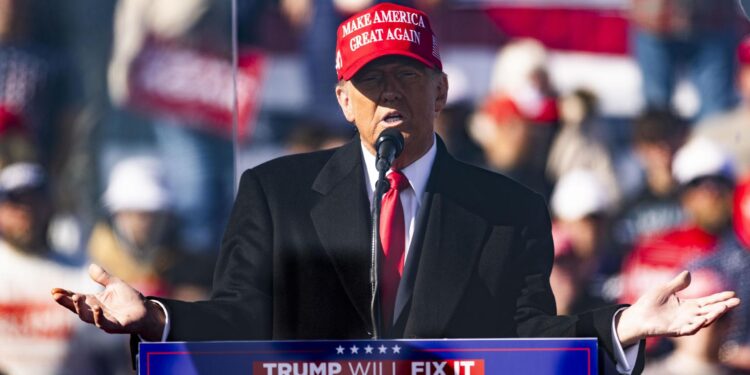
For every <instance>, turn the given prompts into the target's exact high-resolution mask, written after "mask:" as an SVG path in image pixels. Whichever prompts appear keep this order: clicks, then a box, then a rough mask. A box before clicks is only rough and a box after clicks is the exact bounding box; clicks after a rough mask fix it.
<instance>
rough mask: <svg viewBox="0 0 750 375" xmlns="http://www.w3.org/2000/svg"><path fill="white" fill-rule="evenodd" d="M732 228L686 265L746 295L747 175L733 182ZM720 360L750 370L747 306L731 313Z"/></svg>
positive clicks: (749, 263)
mask: <svg viewBox="0 0 750 375" xmlns="http://www.w3.org/2000/svg"><path fill="white" fill-rule="evenodd" d="M732 222H733V228H734V230H733V231H730V232H729V233H727V234H726V235H723V236H722V237H721V238H720V239H719V243H718V245H717V250H716V252H715V253H713V254H710V255H708V256H706V257H704V258H701V259H699V260H697V261H695V262H694V263H692V264H691V265H690V266H689V269H692V270H694V271H702V270H708V271H709V272H716V273H718V274H721V275H723V276H724V278H725V279H726V280H727V282H728V286H729V287H731V288H732V290H735V291H736V292H737V295H738V296H740V298H744V299H748V298H750V280H748V278H747V274H748V272H750V178H745V179H744V180H743V181H741V182H740V183H738V184H737V187H736V189H735V193H734V205H733V210H732ZM721 360H722V361H723V362H724V363H725V364H726V365H727V366H729V367H732V368H734V369H736V370H740V371H745V372H747V371H750V309H748V307H747V306H742V308H740V309H739V310H737V312H736V313H735V314H732V315H731V319H730V320H729V328H728V329H727V331H726V335H725V336H724V337H723V338H722V350H721Z"/></svg>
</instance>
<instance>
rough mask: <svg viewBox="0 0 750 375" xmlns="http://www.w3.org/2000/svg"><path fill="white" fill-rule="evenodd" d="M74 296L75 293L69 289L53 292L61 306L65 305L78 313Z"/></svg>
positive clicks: (54, 297)
mask: <svg viewBox="0 0 750 375" xmlns="http://www.w3.org/2000/svg"><path fill="white" fill-rule="evenodd" d="M53 292H54V290H53ZM72 296H73V293H72V292H69V291H67V290H66V291H64V292H57V293H53V294H52V298H53V299H54V300H55V302H57V303H58V304H59V305H60V306H62V307H65V308H66V309H68V310H70V311H71V312H73V313H75V314H78V311H76V307H75V304H74V303H73V299H72V298H71V297H72Z"/></svg>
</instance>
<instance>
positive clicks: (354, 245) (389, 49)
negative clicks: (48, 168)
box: [53, 4, 739, 373]
mask: <svg viewBox="0 0 750 375" xmlns="http://www.w3.org/2000/svg"><path fill="white" fill-rule="evenodd" d="M336 65H337V72H338V74H339V79H340V82H339V84H338V85H337V87H336V96H337V98H338V101H339V104H340V106H341V109H342V111H343V113H344V115H345V117H346V118H347V120H349V121H350V122H352V123H353V124H354V125H355V126H356V127H357V129H358V132H359V139H355V140H353V141H352V142H351V143H349V144H347V145H345V146H343V147H341V148H339V149H335V150H330V151H321V152H316V153H312V154H305V155H296V156H289V157H284V158H281V159H277V160H274V161H271V162H268V163H266V164H263V165H261V166H259V167H256V168H253V169H251V170H248V171H246V172H245V173H244V174H243V176H242V179H241V182H240V188H239V193H238V196H237V199H236V202H235V205H234V209H233V212H232V216H231V218H230V223H229V226H228V228H227V230H226V233H225V236H224V240H223V243H222V249H221V255H220V258H219V261H218V264H217V266H216V273H215V278H214V292H213V294H212V296H211V299H210V300H208V301H202V302H192V303H188V302H181V301H175V300H166V299H159V300H155V299H149V298H145V297H143V296H142V295H140V293H138V292H137V291H136V290H134V289H133V288H131V287H130V286H128V285H127V284H125V283H123V282H122V281H121V280H119V279H117V278H115V277H113V276H110V275H109V274H107V273H106V271H104V270H102V269H101V268H100V267H98V266H96V265H92V266H91V267H90V273H91V276H92V278H93V279H94V280H96V281H97V282H99V283H101V284H102V285H104V286H105V289H104V290H103V291H102V292H100V293H97V294H92V295H83V294H77V293H74V292H70V291H67V290H63V289H55V290H54V291H53V294H54V298H55V300H56V301H57V302H58V303H60V304H61V305H63V306H65V307H67V308H68V309H70V310H71V311H73V312H75V313H77V314H78V315H79V316H80V317H81V319H83V320H84V321H87V322H90V323H93V324H96V325H97V326H99V327H100V328H102V329H103V330H105V331H107V332H117V333H131V334H137V335H140V336H141V337H142V338H143V339H147V340H152V341H153V340H159V339H162V340H166V339H168V340H188V341H192V340H252V339H362V338H369V337H373V334H374V330H373V328H374V324H373V323H372V319H371V314H370V302H371V298H372V292H371V283H370V277H369V275H370V267H371V253H370V250H369V249H370V240H371V237H370V231H369V228H370V220H371V219H370V207H371V203H370V201H369V197H370V196H371V193H372V191H373V189H374V188H373V185H374V184H375V180H376V178H377V172H373V171H374V164H375V156H374V155H375V146H374V144H375V141H376V139H377V137H378V135H379V134H380V133H381V132H382V131H383V130H384V129H388V128H393V129H397V130H398V131H399V132H400V133H401V134H402V135H403V136H404V139H405V147H404V151H403V152H402V153H401V155H400V156H399V157H398V158H397V159H396V160H395V161H394V162H393V165H392V167H393V171H392V172H389V173H402V174H403V175H404V176H405V178H406V179H407V184H408V185H409V186H408V187H407V188H405V190H403V191H401V192H400V193H397V194H399V196H400V197H401V202H402V203H403V207H402V209H403V214H404V220H405V223H404V225H405V228H401V229H405V230H404V235H402V237H404V236H405V237H406V238H404V241H403V242H404V243H403V245H404V251H405V253H404V254H403V257H402V262H403V263H402V264H401V267H402V268H403V269H402V271H401V270H400V271H399V272H402V274H400V276H399V277H400V280H399V283H398V284H397V293H396V296H395V302H394V304H393V305H392V306H391V307H392V308H393V310H392V315H390V316H392V319H387V320H385V321H383V322H382V323H381V326H382V330H381V331H380V335H379V337H386V338H389V337H393V338H400V337H405V338H477V337H540V336H547V337H560V336H593V337H597V338H599V342H600V345H602V347H603V348H605V350H606V352H607V353H610V354H611V356H612V358H614V359H615V360H616V362H617V363H618V366H619V368H620V370H621V371H622V372H625V373H629V372H632V371H635V372H639V371H640V368H641V367H642V362H643V361H642V360H640V361H638V363H637V364H636V363H635V361H634V358H633V357H634V354H636V352H637V351H638V347H639V346H640V345H639V344H638V342H639V341H640V340H641V339H643V338H644V337H646V336H650V335H683V334H691V333H694V332H696V331H697V330H699V329H700V328H701V327H702V326H704V325H707V324H710V323H711V322H712V321H713V320H715V319H716V318H717V317H718V316H719V315H720V314H722V313H723V312H724V311H726V310H728V309H730V308H732V307H734V306H736V305H737V304H738V303H739V301H738V300H737V299H736V298H733V294H732V293H731V292H726V293H720V294H717V295H713V296H709V297H704V298H701V299H696V300H683V301H680V300H679V299H677V297H676V295H675V293H676V292H677V291H679V290H681V289H684V288H685V287H687V285H688V284H689V275H688V274H686V273H683V274H682V275H680V276H678V277H677V278H676V279H675V280H673V281H672V282H671V283H669V284H667V285H664V286H662V287H659V288H656V289H654V290H653V291H652V292H649V293H648V294H646V295H644V296H643V297H642V298H641V299H640V300H639V301H638V302H637V303H636V304H634V305H633V306H631V307H627V308H626V307H624V306H613V307H608V308H604V309H601V310H596V311H591V312H587V313H584V314H581V315H578V316H556V314H555V303H554V297H553V295H552V292H551V289H550V286H549V274H550V271H551V267H552V256H553V252H552V238H551V235H550V219H549V216H548V214H547V209H546V207H545V204H544V202H543V199H542V198H541V197H540V196H539V195H537V194H535V193H533V192H531V191H530V190H528V189H527V188H525V187H523V186H521V185H519V184H518V183H515V182H513V181H512V180H510V179H508V178H506V177H504V176H501V175H497V174H494V173H491V172H488V171H485V170H482V169H479V168H476V167H472V166H469V165H466V164H463V163H461V162H458V161H456V160H455V159H453V158H452V157H451V156H450V155H449V154H448V153H447V151H446V150H445V146H444V145H443V144H442V141H440V139H439V138H437V137H436V136H435V134H434V129H433V123H434V119H435V117H436V116H437V114H438V113H439V112H440V111H441V110H442V109H443V107H444V106H445V102H446V95H447V90H448V82H447V77H446V76H445V74H443V73H442V71H441V65H440V59H439V54H438V53H437V42H436V40H435V39H434V36H433V35H432V32H431V29H430V26H429V20H428V19H427V17H426V15H425V14H424V13H422V12H420V11H417V10H415V9H411V8H406V7H401V6H397V5H393V4H380V5H377V6H375V7H373V8H370V9H368V10H366V11H364V12H362V13H360V14H357V15H355V16H353V17H352V18H350V19H349V20H347V21H345V22H344V23H343V24H342V26H341V27H340V28H339V49H338V51H337V64H336ZM381 236H382V232H381ZM381 281H382V280H381ZM623 348H626V350H625V351H626V352H630V356H628V355H627V354H626V353H623ZM628 348H629V349H628ZM641 357H642V356H641ZM634 368H635V370H634Z"/></svg>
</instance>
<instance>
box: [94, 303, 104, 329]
mask: <svg viewBox="0 0 750 375" xmlns="http://www.w3.org/2000/svg"><path fill="white" fill-rule="evenodd" d="M91 313H92V315H93V316H94V325H95V326H96V327H97V328H99V329H104V325H103V324H102V323H103V321H104V313H103V312H102V308H101V307H99V306H94V307H92V308H91Z"/></svg>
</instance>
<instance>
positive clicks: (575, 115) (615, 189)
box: [547, 89, 621, 206]
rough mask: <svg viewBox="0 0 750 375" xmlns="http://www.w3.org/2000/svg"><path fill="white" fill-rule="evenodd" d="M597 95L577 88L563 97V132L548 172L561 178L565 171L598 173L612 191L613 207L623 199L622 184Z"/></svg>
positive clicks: (552, 177)
mask: <svg viewBox="0 0 750 375" xmlns="http://www.w3.org/2000/svg"><path fill="white" fill-rule="evenodd" d="M597 101H598V99H597V97H596V95H595V94H594V93H593V92H591V91H589V90H586V89H577V90H574V91H573V92H572V93H570V94H568V95H565V96H563V97H562V98H561V99H560V103H559V108H560V120H561V121H560V124H561V128H560V131H559V133H557V135H556V136H555V140H554V141H553V142H552V146H551V148H550V151H549V157H548V160H547V175H548V176H549V179H550V180H552V181H558V180H559V179H560V177H561V176H563V175H564V174H566V173H568V172H570V171H572V170H576V169H586V170H590V171H592V172H595V173H596V174H597V178H598V179H599V181H602V182H603V183H605V185H606V187H607V190H608V191H610V192H612V194H613V196H612V198H613V199H614V201H613V202H612V203H613V206H615V205H617V204H618V203H619V200H620V195H621V194H620V187H619V185H618V182H617V178H616V176H615V170H614V166H613V164H612V159H611V157H610V154H609V151H608V150H607V147H606V143H605V139H604V138H605V137H604V136H603V134H602V131H603V130H602V124H601V122H600V121H601V119H599V118H598V116H599V115H598V108H597Z"/></svg>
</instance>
